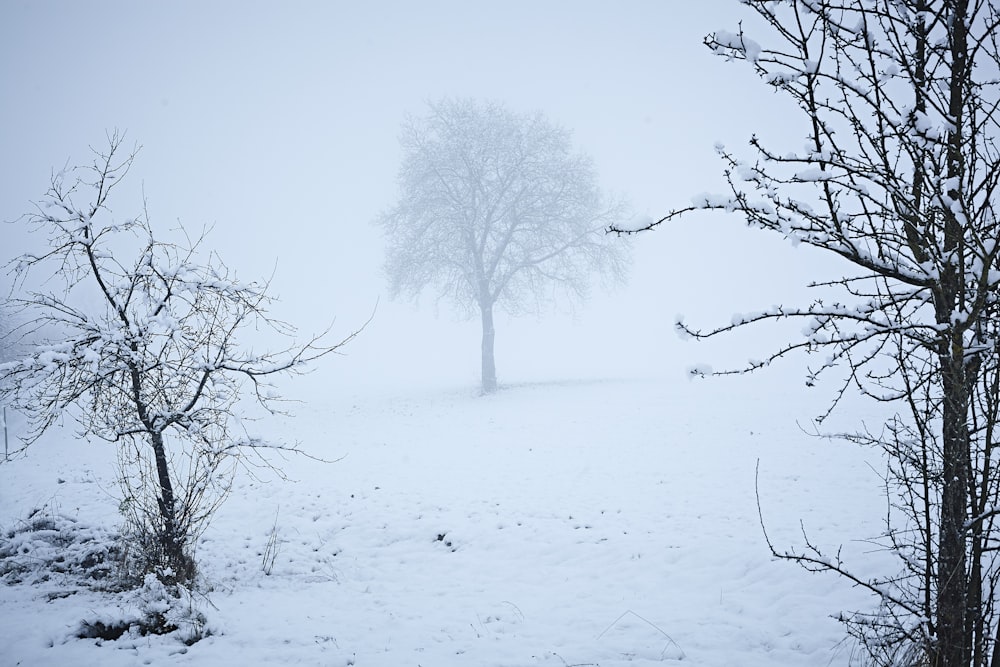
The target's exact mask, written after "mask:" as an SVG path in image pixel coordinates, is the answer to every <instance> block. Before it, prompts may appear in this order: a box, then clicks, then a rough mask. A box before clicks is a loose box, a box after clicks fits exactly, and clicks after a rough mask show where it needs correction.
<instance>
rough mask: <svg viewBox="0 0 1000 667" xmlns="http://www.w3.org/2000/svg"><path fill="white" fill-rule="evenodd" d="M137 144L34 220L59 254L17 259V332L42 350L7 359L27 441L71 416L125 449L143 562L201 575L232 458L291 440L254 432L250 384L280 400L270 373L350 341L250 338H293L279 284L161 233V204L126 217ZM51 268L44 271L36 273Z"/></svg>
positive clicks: (2, 385)
mask: <svg viewBox="0 0 1000 667" xmlns="http://www.w3.org/2000/svg"><path fill="white" fill-rule="evenodd" d="M122 142H123V138H122V136H120V135H119V134H114V135H112V136H110V137H109V146H108V147H107V149H105V150H104V151H102V152H98V151H95V160H94V162H93V163H92V164H91V165H89V166H86V167H78V168H74V169H69V170H64V171H62V172H59V173H58V174H55V175H54V176H53V178H52V181H51V186H50V188H49V190H48V192H47V194H46V196H45V197H44V199H43V200H42V202H40V203H39V204H38V205H37V211H36V212H35V213H33V214H30V215H28V216H26V220H27V222H28V223H29V224H30V225H31V226H32V227H33V228H34V229H35V231H37V232H41V233H44V234H46V235H47V237H48V248H47V250H46V251H45V252H42V253H38V254H27V255H24V256H22V257H20V258H19V259H16V260H14V262H13V263H12V270H13V273H14V278H15V283H14V290H15V292H14V295H13V298H12V299H11V303H13V304H15V305H16V306H17V308H18V310H19V315H20V317H19V319H20V321H21V322H22V324H20V325H19V326H18V328H17V329H16V332H17V334H18V335H19V336H21V337H23V338H25V339H26V340H30V341H32V345H31V347H30V352H28V353H27V354H25V355H23V356H21V357H20V358H18V359H15V360H14V361H11V362H8V363H6V364H3V365H0V399H5V400H8V401H10V402H11V404H12V405H13V406H14V407H16V408H17V409H19V410H20V411H22V412H23V413H24V414H25V415H27V416H28V417H29V420H30V421H29V431H28V434H27V435H26V436H25V437H24V438H23V443H22V444H23V446H28V445H29V444H31V443H32V442H34V441H35V440H37V439H38V438H39V437H40V436H41V435H42V434H43V433H45V432H46V431H47V430H48V429H49V428H50V427H52V426H53V425H54V424H57V423H59V422H60V421H61V420H62V419H63V416H64V415H68V416H70V417H71V418H72V419H73V420H75V421H76V422H77V423H78V424H79V426H80V429H81V435H82V436H84V437H86V436H95V437H98V438H101V439H104V440H108V441H111V442H115V443H118V444H119V460H120V461H121V463H122V484H123V490H124V496H125V497H124V501H123V509H124V511H125V512H126V516H127V517H131V518H132V520H133V521H132V529H133V530H134V531H135V534H134V535H133V537H135V538H136V539H137V541H138V545H137V546H138V547H139V550H140V553H139V554H137V555H138V556H139V557H140V559H141V560H142V563H141V567H143V568H145V569H146V571H147V572H153V573H155V574H156V575H157V576H160V577H161V578H163V579H164V581H167V582H182V583H186V582H190V581H191V580H192V578H193V576H194V560H193V557H192V555H191V549H192V546H193V540H194V539H195V538H196V537H197V536H198V533H199V531H200V530H201V529H202V528H203V527H204V524H205V521H207V519H208V517H209V516H210V515H211V512H212V511H213V510H214V508H215V507H216V506H217V504H218V502H221V499H222V498H223V497H224V495H225V492H226V490H227V489H228V485H227V474H228V472H230V469H231V467H232V465H233V464H234V463H235V462H236V461H238V460H239V457H240V456H241V452H245V451H247V450H248V449H250V450H260V448H265V447H270V446H273V447H277V446H279V445H273V444H270V443H267V442H265V441H262V440H260V439H259V438H257V437H253V436H250V435H249V434H247V433H246V431H245V430H244V429H243V428H242V427H241V426H240V424H241V420H240V419H239V418H240V416H241V415H243V414H244V413H243V412H242V411H241V410H240V409H239V408H238V402H239V401H240V400H241V397H242V396H243V395H244V394H246V393H247V392H246V391H245V389H247V388H249V390H250V394H251V395H252V396H253V397H254V398H255V399H256V401H257V402H258V403H259V404H260V405H261V406H263V407H265V408H267V409H268V410H273V409H274V407H275V401H277V400H280V397H279V395H278V394H277V393H276V392H275V391H274V389H273V387H272V386H271V385H270V384H269V383H268V379H269V378H270V377H272V376H275V375H277V374H283V373H284V374H289V373H291V374H295V373H298V372H300V371H301V370H302V369H303V367H304V366H305V364H307V363H308V362H310V361H313V360H315V359H317V358H319V357H322V356H323V355H326V354H329V353H330V352H332V351H333V350H334V349H336V348H337V347H338V346H337V345H333V346H329V345H325V344H323V343H322V341H321V339H320V338H319V337H316V338H312V339H311V340H309V341H308V342H306V343H305V344H304V345H297V346H296V345H291V346H289V347H287V348H286V349H283V350H280V351H276V352H257V351H253V350H252V349H251V348H248V347H245V344H244V341H243V340H242V336H243V335H244V334H245V333H247V332H248V331H258V330H260V329H262V328H269V329H270V330H271V331H272V332H274V333H276V334H277V335H279V336H284V337H286V338H289V337H290V336H291V335H292V334H293V330H292V329H291V328H290V327H289V326H288V325H285V324H283V323H281V322H279V321H276V320H274V319H271V318H270V317H269V316H268V314H267V307H268V305H269V304H270V303H271V299H270V297H268V295H267V284H266V283H263V284H260V283H253V282H250V283H246V282H241V281H239V280H237V279H236V278H235V276H233V275H232V274H231V273H230V272H229V271H228V269H227V268H226V267H225V265H223V264H222V263H221V261H220V260H219V258H218V257H217V256H216V255H214V254H212V253H204V252H202V250H201V248H200V245H201V242H202V240H203V238H197V239H194V240H193V241H192V240H190V239H188V241H187V243H186V244H185V245H178V244H174V243H166V242H162V241H160V240H158V239H157V238H156V237H155V236H154V233H153V230H152V228H151V226H150V224H149V220H148V217H147V215H146V213H145V211H143V212H142V213H141V214H140V215H138V216H137V217H134V218H129V219H125V220H121V219H118V220H116V219H115V218H114V217H113V214H112V211H111V208H110V206H109V198H110V197H111V194H112V193H113V192H114V191H115V190H116V188H117V187H118V186H119V185H120V184H121V183H122V182H123V180H124V179H125V177H126V176H127V175H128V172H129V169H130V168H131V166H132V164H133V160H134V158H135V152H134V151H133V152H131V153H126V152H125V151H124V150H123V147H122ZM130 253H131V258H130V259H128V260H126V259H124V257H126V256H129V255H130ZM206 254H207V258H206V259H205V260H204V262H203V263H199V257H201V256H204V255H206ZM36 272H41V273H42V276H41V277H43V278H44V281H41V282H39V281H37V280H33V279H32V278H29V274H34V273H36ZM35 284H41V285H42V286H43V287H41V288H37V287H32V285H35ZM52 285H56V288H54V289H53V288H51V287H50V286H52ZM43 290H51V291H43ZM345 342H346V341H345ZM140 574H141V573H140Z"/></svg>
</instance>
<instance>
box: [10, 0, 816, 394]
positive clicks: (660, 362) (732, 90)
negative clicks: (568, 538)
mask: <svg viewBox="0 0 1000 667" xmlns="http://www.w3.org/2000/svg"><path fill="white" fill-rule="evenodd" d="M740 20H748V17H747V16H745V15H744V14H743V12H741V10H740V8H739V4H738V3H737V2H735V1H732V2H730V1H723V0H714V1H712V2H703V3H676V2H673V3H667V2H654V1H648V2H628V3H614V4H613V5H612V4H611V3H606V2H573V3H569V2H563V3H535V2H506V3H491V4H485V3H467V2H457V1H456V2H421V3H410V2H373V3H319V2H312V3H306V2H301V3H291V4H280V5H279V4H276V3H257V2H253V3H251V2H229V3H225V2H212V3H200V2H175V3H155V4H154V3H130V2H94V3H79V2H26V1H25V2H6V3H4V6H3V8H2V9H0V85H2V90H3V91H4V107H3V109H4V110H3V115H4V122H3V123H2V124H0V151H2V154H3V156H4V160H3V165H4V166H3V178H2V179H0V219H3V220H5V221H11V222H9V224H6V225H4V226H3V227H2V228H0V234H2V237H0V238H2V241H3V242H2V245H0V251H2V255H3V258H4V259H8V258H10V257H12V256H15V255H17V254H20V253H22V252H25V251H26V250H28V249H30V248H33V247H35V248H37V247H39V244H41V243H42V242H43V241H44V239H43V238H41V237H40V236H37V235H34V236H33V235H27V234H26V233H25V231H24V224H23V221H18V218H19V216H21V215H22V214H23V213H25V212H27V211H30V210H32V204H31V202H32V201H35V200H37V199H39V198H40V197H41V195H42V194H43V193H44V191H45V189H46V187H47V185H48V179H49V175H50V173H51V172H52V170H53V169H59V168H61V167H62V166H63V165H65V164H70V165H72V164H81V163H86V162H87V161H88V160H89V157H90V153H89V149H88V146H93V147H95V148H101V147H102V146H103V145H105V144H106V139H105V136H106V133H107V132H109V131H112V130H114V129H116V128H117V129H119V130H122V131H125V132H127V137H128V143H129V144H133V143H134V144H137V145H141V147H142V148H141V151H140V153H139V157H138V160H137V162H136V165H135V167H134V169H133V171H132V174H131V176H130V179H129V183H128V184H127V186H125V187H126V188H127V190H128V192H129V193H130V194H129V196H121V197H120V198H119V199H118V200H115V201H113V202H112V205H113V207H114V209H115V213H116V215H120V216H128V215H134V214H135V213H136V210H135V207H137V206H138V205H139V201H140V198H141V197H142V196H145V198H146V202H147V205H148V209H149V214H150V219H151V222H152V224H153V226H154V228H156V229H160V230H165V232H169V230H171V229H173V228H175V227H176V226H177V223H178V222H180V223H181V224H183V225H184V226H185V227H186V228H188V229H189V230H193V231H195V232H197V231H199V230H201V229H202V228H204V227H209V228H211V231H210V235H209V237H208V240H207V242H206V245H207V247H209V248H212V249H214V250H217V251H218V252H219V254H220V255H221V256H222V257H223V259H224V260H225V261H226V263H227V264H228V265H229V266H230V267H232V268H233V269H235V270H236V272H237V274H238V275H239V276H240V277H241V278H246V279H250V278H266V277H268V276H270V275H272V273H273V281H272V291H273V293H274V295H276V296H277V297H279V298H280V303H279V304H278V305H277V306H276V307H275V308H274V311H273V312H274V314H275V315H276V316H277V317H279V318H280V319H283V320H285V321H288V322H291V323H293V324H294V325H296V326H297V327H298V329H299V330H300V332H301V333H302V334H303V336H307V335H309V334H311V333H313V332H316V331H319V330H322V329H324V328H325V327H326V326H328V325H330V324H331V323H333V330H332V334H331V335H332V336H333V338H334V339H336V338H339V337H344V336H346V335H348V334H349V333H351V332H352V331H353V330H355V329H356V328H358V327H360V326H361V325H363V324H364V323H365V322H366V321H367V320H368V319H369V317H370V316H371V315H372V313H374V317H373V318H372V320H371V322H370V324H369V325H368V327H367V328H366V329H365V331H364V332H363V333H362V334H361V335H360V336H359V337H358V338H357V339H356V340H355V341H353V342H352V343H351V344H350V346H349V347H347V348H346V349H345V350H344V353H345V354H344V355H343V356H339V357H336V358H333V359H330V360H329V361H327V362H324V363H322V364H321V366H320V368H319V370H318V371H317V373H316V374H315V375H313V376H312V378H311V379H310V381H309V382H311V383H312V384H311V387H312V388H313V389H318V388H321V387H327V388H330V389H331V391H332V390H333V389H334V388H340V389H344V388H349V387H356V386H387V387H394V388H399V387H408V386H414V385H421V386H426V385H459V386H461V385H468V386H470V387H474V386H475V385H476V383H477V381H478V373H479V366H478V347H479V330H478V326H479V325H478V322H477V321H475V320H469V321H465V320H462V319H460V318H459V317H458V316H457V315H456V313H455V312H454V310H453V309H452V308H451V306H450V304H448V303H447V302H445V301H442V302H440V303H438V302H437V300H436V295H435V294H434V293H432V292H427V293H426V294H425V295H424V296H423V298H422V299H421V300H420V302H419V303H417V304H413V303H410V302H395V301H392V300H390V299H389V298H388V296H387V293H386V287H385V285H386V281H385V278H384V275H383V273H382V261H383V243H382V239H381V237H380V231H379V230H378V229H377V228H376V227H375V226H373V225H372V224H371V223H372V220H373V219H374V218H375V217H376V216H377V215H378V214H379V212H380V211H382V210H384V209H385V208H387V207H389V206H391V205H392V203H393V202H394V200H395V197H396V172H397V168H398V165H399V158H400V150H399V146H398V141H397V136H398V130H399V127H400V123H401V121H402V120H403V119H404V118H405V116H406V115H407V114H413V115H418V116H419V115H421V114H422V113H424V111H425V109H426V102H427V101H428V100H434V99H438V98H441V97H444V96H449V97H474V98H478V99H496V100H500V101H502V102H504V103H506V104H507V105H508V106H509V107H510V108H512V109H514V110H517V111H529V112H530V111H536V110H537V111H541V112H543V113H544V114H545V115H546V116H547V117H548V118H549V119H550V120H551V121H553V122H555V123H558V124H560V125H562V126H564V127H566V128H568V129H570V130H571V131H572V132H573V137H574V143H575V145H576V147H577V148H579V149H580V150H582V151H584V152H586V153H588V154H590V155H591V156H592V157H593V159H594V161H595V164H596V167H597V170H598V173H599V174H600V176H601V180H602V183H603V185H604V187H605V188H607V189H608V190H609V191H612V192H616V193H620V194H622V195H624V196H625V197H627V198H628V199H629V200H630V201H631V204H632V207H633V208H634V209H635V211H636V212H637V213H638V214H641V215H649V216H653V217H658V216H659V215H662V214H663V213H665V212H666V211H667V210H669V209H671V208H673V207H678V206H684V205H686V204H687V203H688V202H689V201H690V199H691V197H692V196H693V195H695V194H697V193H701V192H705V191H721V190H722V189H723V188H724V182H723V180H722V177H721V172H722V164H721V162H720V161H719V160H718V159H717V157H716V156H715V153H714V150H713V145H714V144H715V143H716V142H723V143H725V144H727V145H729V146H738V145H745V144H746V142H747V140H748V139H749V138H750V136H751V135H752V134H754V133H757V134H759V135H763V136H765V137H768V138H772V139H777V140H778V144H779V146H780V145H781V142H782V141H787V142H788V146H789V147H798V146H799V145H800V144H801V142H802V139H801V137H803V136H804V135H805V131H804V129H803V130H796V129H794V128H792V129H789V124H788V119H789V118H791V116H789V115H788V114H787V113H786V112H787V111H788V110H787V108H785V107H783V106H782V104H787V102H785V101H782V100H779V98H777V97H776V96H774V95H772V93H771V91H770V90H769V89H768V88H767V87H766V86H764V85H763V84H761V83H760V82H759V81H758V80H757V79H756V77H755V76H754V74H753V73H752V71H750V69H749V68H748V67H746V66H743V65H742V64H740V63H726V62H724V61H722V60H721V59H720V58H718V57H715V56H712V55H711V54H710V53H709V51H708V49H706V48H705V47H704V46H702V44H701V40H702V38H703V36H704V35H705V34H706V33H708V32H710V31H712V30H714V29H717V28H727V29H734V28H735V26H736V24H737V23H738V22H739V21H740ZM748 25H749V26H750V27H751V28H752V24H748ZM747 152H748V153H749V149H747ZM123 195H124V192H123ZM115 204H117V205H115ZM634 247H635V255H634V256H635V259H634V265H633V270H632V273H631V277H630V280H629V282H628V283H627V284H626V285H624V286H622V287H620V288H618V289H617V290H616V291H613V292H611V293H601V292H600V291H595V294H594V296H593V298H592V299H591V300H589V301H588V302H586V303H584V304H583V305H580V306H577V307H575V308H572V309H571V308H568V307H567V308H562V309H557V310H556V311H554V312H551V313H545V314H543V315H542V316H541V317H532V316H529V317H526V318H520V319H517V320H512V319H510V318H508V317H506V316H503V315H500V316H499V317H498V323H497V368H498V377H499V380H500V382H501V384H504V383H508V384H512V383H517V382H529V381H542V382H548V381H561V380H567V379H575V378H617V377H637V376H655V377H663V378H667V379H671V380H672V381H673V380H676V381H677V382H683V381H684V379H683V377H684V369H685V368H686V367H688V366H690V365H692V364H693V363H695V362H697V361H708V362H710V363H712V364H713V366H715V367H717V368H718V367H719V366H722V365H725V363H727V362H729V363H732V362H738V361H739V360H743V359H746V358H748V357H751V356H760V354H761V353H762V348H763V349H770V348H771V347H773V344H774V340H773V338H772V337H771V336H772V334H768V333H762V334H760V335H754V334H750V335H747V336H740V337H736V338H732V339H727V340H726V341H723V342H721V343H719V344H717V345H709V346H705V345H695V344H693V343H685V342H684V341H681V340H680V339H678V337H677V336H676V335H675V334H674V332H673V322H674V320H675V317H676V315H678V314H684V315H685V319H686V320H687V321H689V322H697V323H701V324H705V325H710V324H712V323H716V322H726V321H728V320H729V319H730V316H731V314H732V313H733V312H736V311H747V310H754V309H758V308H760V307H764V306H769V305H771V304H772V303H778V302H781V301H783V300H795V299H798V300H800V301H801V300H802V298H803V289H802V285H803V284H804V283H805V282H806V280H807V276H808V275H809V272H810V271H813V270H815V266H816V264H815V263H816V261H817V258H816V257H815V256H813V255H810V254H809V251H808V250H805V249H793V248H791V247H790V246H789V245H788V244H786V243H784V242H782V241H781V240H780V239H778V238H772V237H771V236H770V235H765V234H762V233H760V232H752V231H748V230H746V229H745V228H744V226H743V223H742V222H741V221H740V220H739V219H737V218H736V217H735V216H732V217H728V218H727V217H726V216H724V215H718V214H703V215H700V216H691V217H689V218H688V219H686V220H685V221H682V222H680V223H675V224H672V225H671V226H670V227H669V228H661V229H660V230H659V231H656V232H653V233H647V234H643V235H640V236H639V237H638V238H636V239H635V241H634ZM3 280H4V283H3V284H4V286H5V287H6V286H9V276H4V278H3Z"/></svg>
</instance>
